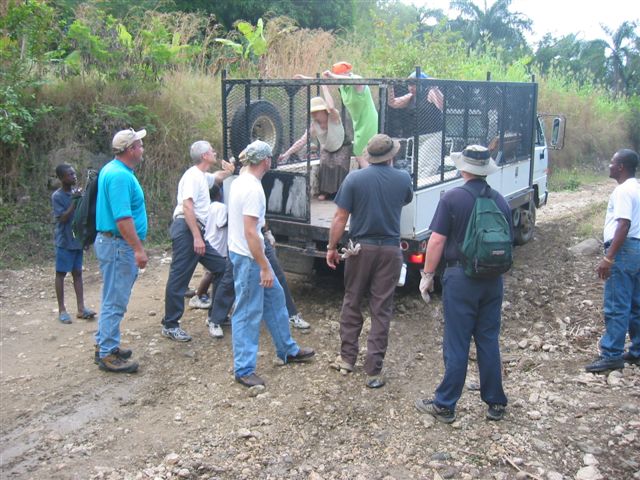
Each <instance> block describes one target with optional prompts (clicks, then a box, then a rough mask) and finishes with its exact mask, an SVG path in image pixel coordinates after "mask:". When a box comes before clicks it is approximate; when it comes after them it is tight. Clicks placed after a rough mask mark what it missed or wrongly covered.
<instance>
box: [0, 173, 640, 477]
mask: <svg viewBox="0 0 640 480" xmlns="http://www.w3.org/2000/svg"><path fill="white" fill-rule="evenodd" d="M613 187H614V185H613V184H612V182H611V181H605V182H603V183H602V184H599V185H597V186H593V187H588V188H585V189H583V190H582V191H580V192H573V193H559V194H553V195H551V198H550V201H549V202H550V204H549V205H548V206H546V207H544V208H543V209H541V210H540V211H539V215H538V227H537V231H536V236H535V239H534V240H533V241H532V242H531V243H530V244H528V245H526V246H524V247H519V248H517V249H516V262H515V266H514V268H513V270H512V271H511V272H510V273H509V274H508V275H506V295H505V302H504V306H503V332H502V352H503V359H502V360H503V365H504V381H505V389H506V391H507V394H508V396H509V399H510V404H509V408H508V414H507V416H506V418H505V420H504V421H502V422H498V423H495V422H488V421H486V420H485V418H484V415H485V411H486V407H485V405H484V404H483V403H482V402H481V400H480V397H479V392H478V391H477V385H478V377H477V368H476V365H475V363H474V362H473V361H472V362H471V363H470V368H469V374H468V379H467V380H468V384H467V386H468V388H467V389H465V392H464V394H463V396H462V399H461V401H460V403H459V406H458V420H457V421H456V422H455V423H453V424H452V425H444V424H440V423H437V422H434V420H433V419H432V418H431V417H430V416H425V415H421V414H419V413H418V412H417V411H416V410H415V409H414V407H413V402H414V400H415V399H416V398H418V397H426V396H430V394H431V392H432V391H433V389H434V387H435V386H436V385H437V383H438V381H439V379H440V377H441V375H442V371H443V367H442V349H441V337H442V306H441V303H440V300H439V298H437V297H436V298H435V299H434V301H432V303H431V304H430V305H425V304H424V303H422V301H421V300H420V298H419V296H418V295H417V293H416V292H413V291H410V292H399V294H398V297H397V314H396V318H395V321H394V322H393V324H392V328H391V339H390V347H389V352H388V356H387V362H386V373H387V377H388V383H387V386H385V387H384V388H382V389H380V390H376V391H372V390H369V389H367V388H366V387H365V386H364V379H365V377H364V374H363V372H362V370H361V369H360V368H358V369H357V370H356V372H355V373H354V374H353V375H351V376H347V377H345V376H341V375H340V374H339V373H338V372H335V371H333V370H330V369H329V368H328V363H329V361H330V360H332V359H333V358H334V357H335V355H336V352H337V349H338V322H337V320H338V318H339V310H340V303H341V291H340V288H339V287H337V286H335V285H336V284H337V283H339V282H336V281H335V279H332V278H330V277H329V278H327V277H324V278H321V279H318V278H316V279H311V280H309V279H304V278H291V284H292V291H293V294H294V298H295V299H296V300H297V303H298V306H299V308H300V310H301V312H302V313H303V315H304V318H305V319H307V320H308V321H309V322H310V323H311V324H312V329H311V331H310V332H309V333H306V334H305V333H303V332H300V331H296V332H294V333H295V336H296V338H297V340H298V341H299V343H301V344H303V345H308V346H311V347H313V348H315V349H316V351H317V358H316V360H315V362H313V363H310V364H305V365H290V366H285V367H281V366H278V365H277V362H275V361H274V359H275V355H274V351H273V347H272V345H271V344H270V341H269V338H268V335H266V334H264V335H263V336H262V343H261V352H260V357H259V361H258V371H259V373H260V374H261V375H262V376H263V377H264V378H265V380H266V381H267V389H266V390H265V391H262V392H250V391H247V390H246V389H244V388H243V387H241V386H239V385H238V384H236V383H235V382H234V380H233V374H232V361H231V343H230V340H231V339H230V335H228V334H227V335H226V336H225V338H224V339H222V340H213V339H211V338H209V337H208V336H207V330H206V327H205V323H204V320H205V315H206V313H205V312H204V311H199V310H188V311H187V312H186V314H185V317H184V321H183V326H184V328H185V329H186V330H188V331H189V332H190V333H191V334H192V335H193V337H194V340H193V341H192V342H190V343H188V344H177V343H173V342H170V341H168V340H166V339H164V338H163V337H161V336H160V318H161V316H162V313H163V296H164V295H163V291H164V285H165V281H166V276H167V271H168V262H167V258H166V255H165V253H164V252H161V251H158V252H152V255H151V257H152V258H151V261H150V264H149V266H148V268H147V269H146V271H145V272H144V273H143V274H142V276H141V277H140V279H139V280H138V282H137V284H136V286H135V289H134V292H133V297H132V301H131V303H130V306H129V307H130V308H129V312H128V313H127V317H126V319H125V321H124V322H123V325H122V327H123V342H124V343H125V344H127V345H129V346H131V348H133V349H134V352H135V357H136V358H137V359H138V360H139V361H140V364H141V368H140V371H139V373H137V374H133V375H114V374H108V373H104V372H101V371H99V370H98V368H97V367H96V366H95V365H94V364H93V358H92V357H93V340H92V334H93V331H94V329H95V322H87V321H84V320H74V323H73V324H72V325H62V324H60V323H59V322H57V321H56V303H55V295H54V292H53V272H52V268H51V267H50V266H48V265H47V266H44V267H34V268H31V269H27V270H21V271H2V272H0V302H1V303H0V314H1V320H2V321H1V325H0V338H1V343H0V349H1V350H0V354H1V358H0V360H1V366H0V370H1V371H0V382H1V396H2V398H1V405H0V409H1V410H0V411H1V416H2V425H1V431H0V435H1V442H0V449H1V457H0V462H1V472H2V478H16V479H18V478H20V479H56V478H61V479H168V478H185V479H254V478H260V479H267V478H271V479H280V478H287V479H310V480H319V479H363V480H364V479H385V480H391V479H405V478H407V479H429V480H431V479H434V480H437V479H447V478H451V479H465V480H467V479H468V480H470V479H492V480H507V479H526V478H532V479H544V480H560V479H579V480H593V479H619V480H627V479H640V449H639V448H638V444H639V440H640V439H639V438H638V437H639V436H640V415H639V413H640V368H638V367H631V366H627V368H625V369H624V370H623V371H619V372H613V373H611V374H609V375H592V374H586V373H584V371H583V366H584V365H585V364H586V363H587V362H589V361H590V360H592V359H593V357H594V356H595V355H596V354H597V347H596V345H597V340H598V337H599V335H600V333H601V331H602V327H603V325H602V300H601V295H602V284H601V282H600V281H598V280H597V278H596V276H595V273H594V268H595V265H596V262H597V256H596V254H592V255H586V256H574V255H572V254H571V253H569V252H568V250H567V247H570V246H572V245H574V244H576V243H578V242H579V241H580V240H582V239H583V238H581V237H580V232H581V231H583V228H582V227H583V225H584V223H585V222H587V221H590V220H589V219H590V218H592V216H593V211H594V209H595V211H601V212H602V215H603V214H604V206H605V204H604V203H603V202H605V201H606V198H607V196H608V194H609V192H610V191H611V190H612V189H613ZM196 282H197V279H194V282H193V283H194V284H195V283H196ZM85 290H86V297H87V303H88V304H89V305H91V306H92V307H93V308H95V309H98V307H99V295H100V279H99V275H98V272H97V268H96V264H95V260H94V259H93V258H92V256H91V257H90V258H88V262H87V269H86V272H85ZM71 291H72V289H71V284H70V282H69V283H68V284H67V292H68V296H69V295H70V297H69V299H68V305H69V306H72V305H73V303H74V298H73V295H72V293H70V292H71ZM227 333H228V332H227ZM365 346H366V343H365V344H363V348H364V347H365ZM472 360H473V353H472Z"/></svg>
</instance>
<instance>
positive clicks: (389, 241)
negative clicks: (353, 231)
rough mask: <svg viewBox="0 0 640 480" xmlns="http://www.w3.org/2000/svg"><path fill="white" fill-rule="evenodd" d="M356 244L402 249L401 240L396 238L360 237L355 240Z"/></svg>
mask: <svg viewBox="0 0 640 480" xmlns="http://www.w3.org/2000/svg"><path fill="white" fill-rule="evenodd" d="M353 241H354V242H356V243H364V244H365V245H378V246H380V247H382V246H392V247H400V240H398V239H396V238H376V237H359V238H355V239H354V240H353Z"/></svg>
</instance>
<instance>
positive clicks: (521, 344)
mask: <svg viewBox="0 0 640 480" xmlns="http://www.w3.org/2000/svg"><path fill="white" fill-rule="evenodd" d="M527 345H529V341H528V340H527V339H526V338H524V339H522V340H520V341H519V342H518V348H522V349H524V348H527Z"/></svg>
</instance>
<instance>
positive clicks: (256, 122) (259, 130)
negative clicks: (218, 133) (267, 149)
mask: <svg viewBox="0 0 640 480" xmlns="http://www.w3.org/2000/svg"><path fill="white" fill-rule="evenodd" d="M230 136H231V153H232V154H233V156H234V157H235V158H238V156H239V155H240V152H242V150H244V149H245V148H246V146H247V145H249V144H250V143H251V142H253V141H255V140H262V141H263V142H266V143H268V144H269V145H270V146H271V150H272V151H273V158H276V159H277V158H278V156H279V155H280V150H282V117H281V116H280V112H278V109H277V108H276V107H275V106H274V105H273V104H272V103H271V102H268V101H267V100H258V101H256V102H252V103H250V104H249V107H248V108H247V106H246V105H244V104H243V105H241V106H240V107H238V109H237V110H236V111H235V112H234V113H233V118H232V119H231V132H230Z"/></svg>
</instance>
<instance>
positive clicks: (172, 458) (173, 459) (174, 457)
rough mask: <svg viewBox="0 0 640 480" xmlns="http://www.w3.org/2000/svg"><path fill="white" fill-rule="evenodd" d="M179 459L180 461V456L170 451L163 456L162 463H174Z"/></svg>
mask: <svg viewBox="0 0 640 480" xmlns="http://www.w3.org/2000/svg"><path fill="white" fill-rule="evenodd" d="M179 461H180V457H179V456H178V454H177V453H170V454H169V455H167V456H166V457H164V463H166V464H168V465H175V464H176V463H178V462H179Z"/></svg>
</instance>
